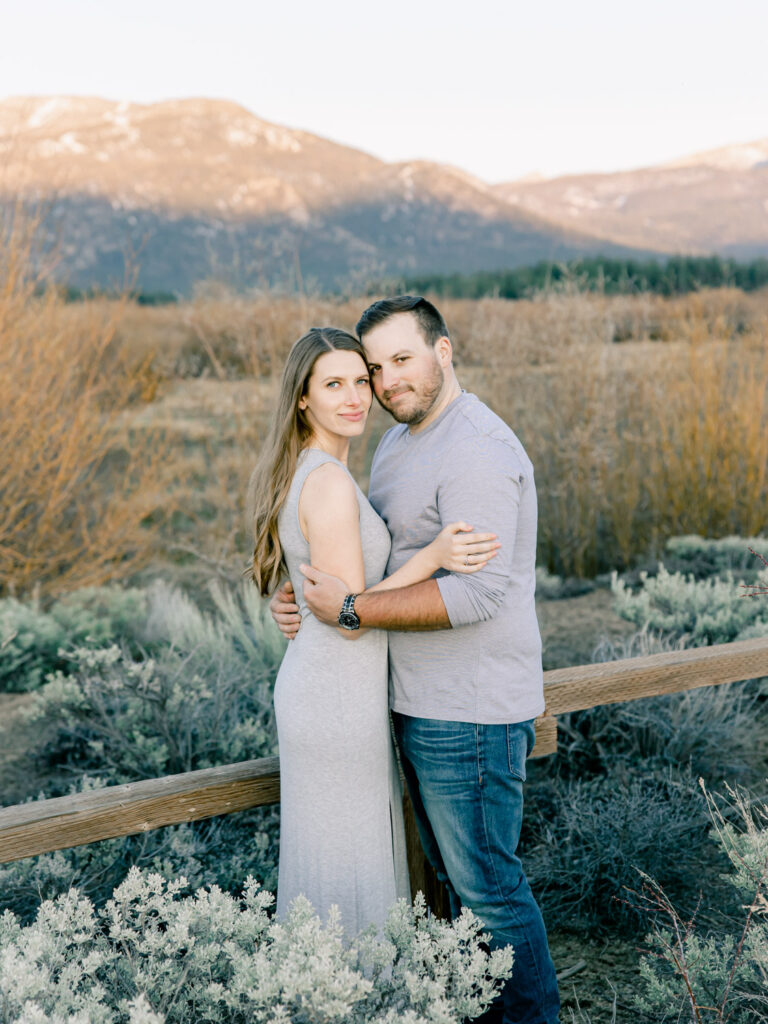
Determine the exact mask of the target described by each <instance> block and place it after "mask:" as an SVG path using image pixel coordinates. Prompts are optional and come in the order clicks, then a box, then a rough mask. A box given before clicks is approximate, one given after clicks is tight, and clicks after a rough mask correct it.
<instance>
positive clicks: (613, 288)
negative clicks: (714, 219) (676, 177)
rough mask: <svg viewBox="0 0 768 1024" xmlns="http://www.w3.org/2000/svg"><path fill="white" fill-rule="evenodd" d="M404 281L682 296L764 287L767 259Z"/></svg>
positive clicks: (486, 291)
mask: <svg viewBox="0 0 768 1024" xmlns="http://www.w3.org/2000/svg"><path fill="white" fill-rule="evenodd" d="M403 283H404V287H405V290H406V291H408V292H411V293H416V294H423V293H424V292H432V293H433V294H436V295H440V296H443V297H447V298H452V299H481V298H484V297H485V296H496V297H498V298H502V299H525V298H529V297H530V296H531V295H534V294H535V293H536V292H547V291H578V292H587V291H589V292H602V293H603V294H606V295H633V294H638V293H640V292H652V293H654V294H656V295H684V294H686V293H687V292H695V291H699V290H700V289H701V288H742V289H743V290H744V291H745V292H749V291H754V290H755V289H757V288H762V287H764V286H765V285H768V259H765V258H762V259H756V260H752V261H751V262H750V263H737V262H736V261H735V260H729V259H722V258H721V257H720V256H672V257H670V258H669V259H668V260H665V261H663V262H662V261H659V260H634V259H608V258H604V257H602V256H596V257H593V258H590V259H578V260H571V261H569V262H567V263H548V262H546V261H542V262H540V263H537V264H536V265H535V266H532V267H518V268H516V269H515V270H489V271H479V272H477V273H475V274H420V275H418V276H414V277H407V278H405V280H404V282H403ZM377 290H378V289H377Z"/></svg>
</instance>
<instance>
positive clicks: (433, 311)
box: [355, 295, 448, 345]
mask: <svg viewBox="0 0 768 1024" xmlns="http://www.w3.org/2000/svg"><path fill="white" fill-rule="evenodd" d="M398 313H413V315H414V316H415V318H416V321H417V323H418V325H419V328H420V330H421V333H422V336H423V338H424V341H425V342H426V343H427V344H428V345H434V344H435V342H436V341H437V340H438V338H447V337H448V328H447V327H446V325H445V320H443V317H442V314H441V313H440V311H439V310H438V309H437V307H436V306H433V305H432V303H431V302H430V301H429V299H425V298H424V297H423V296H422V295H395V296H394V297H393V298H391V299H380V300H379V301H378V302H374V304H373V305H372V306H369V307H368V309H366V311H365V312H364V313H363V315H362V316H361V317H360V319H359V320H358V321H357V327H356V328H355V330H356V331H357V336H358V338H360V339H361V340H362V337H363V335H364V334H367V332H368V331H372V330H373V328H374V327H378V326H379V324H383V323H384V322H385V321H386V320H389V318H390V317H392V316H396V315H397V314H398Z"/></svg>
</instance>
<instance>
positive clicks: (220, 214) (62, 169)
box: [0, 97, 648, 293]
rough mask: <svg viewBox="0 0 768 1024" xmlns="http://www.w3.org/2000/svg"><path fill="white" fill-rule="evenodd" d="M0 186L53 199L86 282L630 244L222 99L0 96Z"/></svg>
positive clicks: (352, 284)
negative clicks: (145, 101) (132, 274)
mask: <svg viewBox="0 0 768 1024" xmlns="http://www.w3.org/2000/svg"><path fill="white" fill-rule="evenodd" d="M0 196H1V197H2V199H3V201H5V202H6V203H9V202H12V201H14V200H16V199H17V198H19V197H22V198H24V199H25V200H31V201H33V202H39V203H42V204H43V207H44V209H45V211H46V214H45V226H46V230H47V232H48V234H49V238H50V241H51V243H52V244H54V245H55V246H56V247H57V250H58V252H59V256H60V259H59V275H60V276H61V278H62V279H65V280H67V281H68V282H70V283H72V284H74V285H78V286H81V287H87V286H91V285H96V286H100V287H111V286H120V285H121V284H122V282H123V280H124V279H125V274H126V267H132V268H134V270H135V271H136V272H137V273H138V284H139V286H140V287H143V288H145V289H151V290H171V291H176V292H179V293H189V292H190V291H191V290H192V289H193V288H194V286H195V283H196V282H199V281H201V280H203V279H209V278H212V277H213V278H219V279H222V280H224V281H226V282H227V283H229V284H231V285H234V286H243V285H253V284H265V285H267V284H268V285H276V284H277V285H285V286H287V287H293V286H295V285H296V284H297V283H302V284H303V285H304V286H312V285H317V286H320V287H323V288H337V287H340V288H344V289H347V290H349V289H352V288H356V287H361V286H362V285H364V284H365V283H366V282H368V281H370V280H375V279H382V278H387V277H390V278H391V277H395V276H397V275H402V274H407V273H412V272H454V271H459V272H462V271H463V272H469V271H473V270H479V269H494V268H502V267H512V266H519V265H523V264H528V263H532V262H535V261H537V260H540V259H556V260H562V259H568V258H572V257H574V256H578V255H582V254H596V253H598V252H603V253H606V254H612V255H619V254H626V253H628V251H629V250H628V248H627V246H625V245H623V244H619V245H616V244H614V243H612V242H608V241H606V240H605V239H604V238H600V237H594V236H593V235H592V233H591V229H587V228H585V229H582V228H580V227H579V228H576V229H574V228H572V227H570V226H565V227H564V226H563V225H561V224H558V223H555V222H553V221H551V220H550V219H547V218H545V217H542V216H541V215H539V214H538V213H537V212H535V211H532V210H529V209H526V208H525V205H524V204H521V205H517V204H515V203H514V202H513V201H511V200H510V199H509V197H508V196H506V195H504V194H503V191H500V190H498V189H495V188H493V187H491V186H489V185H487V184H485V183H484V182H482V181H479V180H477V179H475V178H472V177H471V176H470V175H468V174H465V173H464V172H462V171H460V170H458V169H456V168H452V167H447V166H443V165H438V164H433V163H429V162H425V161H421V162H419V161H417V162H410V163H400V164H389V163H386V162H384V161H381V160H378V159H376V158H375V157H372V156H370V155H369V154H367V153H363V152H360V151H359V150H355V149H351V148H349V147H347V146H341V145H338V144H336V143H333V142H330V141H328V140H326V139H322V138H319V137H317V136H315V135H311V134H309V133H307V132H301V131H294V130H291V129H287V128H284V127H280V126H279V125H274V124H270V123H268V122H266V121H263V120H261V119H259V118H257V117H256V116H254V115H253V114H251V113H250V112H249V111H247V110H245V109H244V108H242V107H240V106H238V105H237V104H235V103H229V102H225V101H220V100H207V99H187V100H174V101H168V102H163V103H155V104H151V105H140V104H130V103H117V102H113V101H109V100H104V99H99V98H82V97H20V98H13V99H9V100H4V101H0ZM637 244H638V243H632V245H637ZM639 244H640V245H641V247H642V248H643V250H644V252H647V249H648V247H647V246H645V245H643V244H642V243H639Z"/></svg>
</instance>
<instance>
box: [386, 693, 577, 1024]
mask: <svg viewBox="0 0 768 1024" xmlns="http://www.w3.org/2000/svg"><path fill="white" fill-rule="evenodd" d="M392 717H393V720H394V724H395V734H396V736H397V742H398V745H399V747H400V752H401V755H402V762H403V770H404V772H405V777H406V781H407V783H408V790H409V792H410V795H411V801H412V803H413V808H414V812H415V815H416V822H417V824H418V827H419V834H420V836H421V841H422V844H423V846H424V851H425V853H426V855H427V858H428V860H429V861H430V863H431V864H432V866H433V867H434V869H435V871H436V872H437V876H438V878H440V879H441V881H443V882H444V883H445V884H446V886H447V889H448V895H449V899H450V903H451V912H452V914H453V915H454V916H456V915H457V914H458V913H459V910H460V909H461V907H462V906H466V907H469V908H470V910H472V911H473V912H474V913H475V914H477V916H478V917H479V918H480V919H481V920H482V922H483V925H484V926H485V928H486V930H487V931H488V932H490V934H491V936H492V938H491V942H490V947H491V949H495V948H498V947H500V946H506V945H509V944H511V945H512V946H513V947H514V950H515V963H514V968H513V973H512V977H511V978H510V980H509V981H508V982H507V983H506V985H505V986H504V989H503V991H502V993H501V995H500V996H499V998H498V999H497V1000H496V1002H495V1003H494V1004H493V1006H492V1007H491V1009H490V1010H489V1011H488V1013H487V1014H484V1015H483V1017H482V1020H486V1019H487V1020H488V1021H499V1022H504V1024H555V1022H557V1020H558V1012H559V1009H560V998H559V995H558V990H557V979H556V978H555V968H554V965H553V963H552V958H551V957H550V955H549V947H548V946H547V935H546V932H545V930H544V922H543V920H542V917H541V911H540V910H539V908H538V905H537V904H536V901H535V900H534V898H533V893H532V892H531V889H530V886H529V885H528V880H527V879H526V877H525V874H524V872H523V866H522V864H521V863H520V859H519V858H518V856H517V852H516V851H517V844H518V840H519V838H520V827H521V824H522V818H523V782H524V781H525V759H526V757H527V756H528V754H530V752H531V750H532V749H533V744H534V729H533V722H532V721H531V722H519V723H515V724H514V725H476V724H473V723H470V722H444V721H438V720H434V719H429V718H412V717H410V716H409V715H401V714H399V713H397V712H393V715H392Z"/></svg>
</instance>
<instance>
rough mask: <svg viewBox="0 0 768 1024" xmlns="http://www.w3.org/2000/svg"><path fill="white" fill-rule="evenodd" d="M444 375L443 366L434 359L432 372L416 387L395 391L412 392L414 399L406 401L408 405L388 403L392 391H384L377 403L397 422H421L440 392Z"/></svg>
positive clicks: (399, 392)
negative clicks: (409, 401)
mask: <svg viewBox="0 0 768 1024" xmlns="http://www.w3.org/2000/svg"><path fill="white" fill-rule="evenodd" d="M444 380H445V375H444V373H443V368H442V367H441V366H440V364H439V363H438V361H437V360H435V362H434V365H433V368H432V372H431V373H430V375H429V377H428V378H427V379H426V380H425V381H424V382H423V383H421V384H419V386H418V387H414V388H411V387H408V388H405V390H404V391H395V392H394V394H395V395H399V394H403V393H405V394H408V393H409V392H410V393H411V394H413V396H414V399H415V401H414V402H412V403H410V404H409V403H407V401H406V403H405V404H407V405H408V407H407V408H406V407H405V404H404V406H403V407H402V408H401V407H400V404H399V403H398V404H397V405H395V406H392V405H390V398H391V397H392V394H393V393H392V392H389V391H385V392H384V394H383V395H382V396H381V397H380V398H379V404H380V405H382V406H383V407H384V408H385V409H386V410H387V412H388V413H390V414H391V415H392V416H394V418H395V419H396V420H397V422H398V423H407V424H408V425H409V426H413V424H415V423H421V421H422V420H423V419H424V418H425V417H426V416H427V415H428V413H429V411H430V410H431V408H432V406H433V405H434V404H435V402H436V401H437V399H438V397H439V395H440V392H441V391H442V388H443V383H444Z"/></svg>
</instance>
